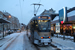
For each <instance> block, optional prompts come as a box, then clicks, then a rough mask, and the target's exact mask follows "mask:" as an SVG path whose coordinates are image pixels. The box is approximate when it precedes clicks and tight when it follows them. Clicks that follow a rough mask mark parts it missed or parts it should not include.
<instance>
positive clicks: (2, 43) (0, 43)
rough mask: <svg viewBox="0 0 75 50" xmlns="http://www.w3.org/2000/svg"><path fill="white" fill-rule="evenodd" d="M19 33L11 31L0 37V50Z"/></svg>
mask: <svg viewBox="0 0 75 50" xmlns="http://www.w3.org/2000/svg"><path fill="white" fill-rule="evenodd" d="M19 34H20V33H13V34H10V35H7V36H5V37H4V38H3V39H0V50H4V48H6V46H8V44H10V43H11V42H12V41H13V40H14V39H15V38H16V37H17V36H18V35H19Z"/></svg>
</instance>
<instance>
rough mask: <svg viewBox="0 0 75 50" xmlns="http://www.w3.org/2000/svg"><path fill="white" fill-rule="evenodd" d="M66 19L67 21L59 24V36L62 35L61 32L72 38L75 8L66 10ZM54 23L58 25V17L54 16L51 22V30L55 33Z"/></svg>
mask: <svg viewBox="0 0 75 50" xmlns="http://www.w3.org/2000/svg"><path fill="white" fill-rule="evenodd" d="M67 19H68V21H67V22H65V23H63V24H60V34H63V31H64V30H65V31H68V32H67V33H66V35H71V36H73V33H74V31H75V7H73V8H70V9H68V10H67ZM56 23H59V16H56V17H55V18H54V19H53V21H52V22H51V27H52V29H51V30H54V32H55V33H56V26H55V25H56Z"/></svg>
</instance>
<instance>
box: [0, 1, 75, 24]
mask: <svg viewBox="0 0 75 50" xmlns="http://www.w3.org/2000/svg"><path fill="white" fill-rule="evenodd" d="M33 3H40V4H42V5H43V6H41V7H40V9H39V10H38V12H37V15H40V14H41V13H42V12H43V11H44V10H45V9H46V10H49V9H51V8H53V9H54V10H55V11H56V13H58V12H59V10H60V9H62V8H63V7H68V8H72V7H75V0H0V11H2V12H3V11H6V12H8V13H10V14H11V15H13V16H15V17H17V18H18V19H19V22H20V23H24V24H26V25H27V24H28V22H29V21H30V19H31V18H32V17H34V7H33V5H31V4H33ZM37 8H38V6H36V9H37Z"/></svg>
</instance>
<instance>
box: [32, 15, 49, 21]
mask: <svg viewBox="0 0 75 50" xmlns="http://www.w3.org/2000/svg"><path fill="white" fill-rule="evenodd" d="M40 16H48V17H50V16H49V15H39V16H35V17H33V18H32V19H31V21H33V20H42V19H38V17H40ZM44 20H47V19H44Z"/></svg>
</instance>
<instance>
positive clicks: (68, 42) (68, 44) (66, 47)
mask: <svg viewBox="0 0 75 50" xmlns="http://www.w3.org/2000/svg"><path fill="white" fill-rule="evenodd" d="M69 38H71V39H69ZM52 44H54V45H55V46H57V48H59V49H61V50H75V42H73V37H71V36H70V37H67V36H65V40H63V37H62V35H61V37H60V36H58V38H57V37H56V35H55V36H54V37H52Z"/></svg>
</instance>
